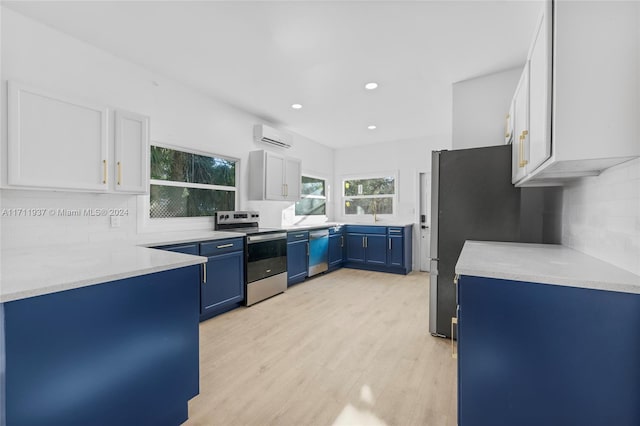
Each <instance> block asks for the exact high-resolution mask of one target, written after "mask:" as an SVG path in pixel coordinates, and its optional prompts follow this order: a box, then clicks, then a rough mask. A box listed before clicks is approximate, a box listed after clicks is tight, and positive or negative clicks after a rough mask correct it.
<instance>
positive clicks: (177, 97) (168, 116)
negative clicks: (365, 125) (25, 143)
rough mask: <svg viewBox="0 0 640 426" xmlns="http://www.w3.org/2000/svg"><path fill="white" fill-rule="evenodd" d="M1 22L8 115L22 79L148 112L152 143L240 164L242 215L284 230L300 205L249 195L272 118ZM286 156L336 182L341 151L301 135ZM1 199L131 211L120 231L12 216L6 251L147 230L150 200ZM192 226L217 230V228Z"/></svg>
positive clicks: (15, 18)
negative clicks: (144, 221) (264, 127)
mask: <svg viewBox="0 0 640 426" xmlns="http://www.w3.org/2000/svg"><path fill="white" fill-rule="evenodd" d="M1 19H2V25H1V29H2V36H1V40H2V59H1V66H2V68H1V74H2V105H3V107H4V108H3V110H5V111H6V105H7V100H6V81H7V80H16V81H20V82H22V83H25V84H28V85H30V86H34V87H37V88H42V89H45V90H47V91H50V92H54V93H60V94H62V95H65V96H67V97H76V98H80V99H85V100H87V101H92V102H96V103H101V104H107V105H110V106H113V107H119V108H122V109H126V110H130V111H135V112H139V113H142V114H146V115H149V116H150V117H151V139H152V141H159V142H163V143H167V144H171V145H175V146H178V147H184V148H188V149H194V150H198V151H203V152H208V153H214V154H220V155H225V156H230V157H236V158H239V159H240V170H241V176H240V200H239V205H238V206H236V208H238V209H241V208H242V209H244V208H255V209H258V210H260V212H261V215H262V222H263V223H262V225H263V226H279V225H280V224H281V218H282V215H283V213H282V212H283V210H285V209H286V208H287V207H289V206H290V204H291V203H280V202H260V201H248V200H247V198H246V194H247V181H248V178H247V176H248V173H249V170H248V168H247V167H244V165H245V164H246V163H247V160H248V152H249V151H251V150H255V149H263V148H264V146H263V145H261V144H257V143H255V142H253V125H254V124H256V123H261V122H263V120H261V119H259V118H258V117H255V116H253V115H251V114H248V113H245V112H243V111H240V110H237V109H234V108H232V107H229V106H228V105H226V104H223V103H221V102H218V101H216V100H214V99H212V98H211V97H208V96H205V95H204V94H202V93H200V92H198V91H196V90H194V89H191V88H189V87H186V86H184V85H181V84H179V83H177V82H175V81H173V80H171V79H169V78H166V77H163V76H161V75H158V74H155V73H153V72H150V71H148V70H146V69H144V68H142V67H139V66H137V65H135V64H132V63H130V62H127V61H124V60H122V59H120V58H118V57H116V56H113V55H111V54H110V53H107V52H105V51H103V50H100V49H98V48H96V47H93V46H91V45H88V44H86V43H84V42H82V41H80V40H77V39H75V38H72V37H70V36H68V35H66V34H63V33H61V32H59V31H57V30H54V29H52V28H50V27H47V26H44V25H42V24H40V23H38V22H36V21H34V20H32V19H30V18H27V17H24V16H22V15H20V14H18V13H16V12H14V11H12V10H8V9H6V8H2V15H1ZM212 78H214V76H212ZM2 120H3V123H2V124H3V126H2V128H3V129H6V127H5V126H6V114H2ZM6 138H7V135H6V131H4V132H2V152H1V157H2V158H6V149H7V148H6V146H7V143H6ZM287 154H288V155H291V156H295V157H297V158H300V159H301V160H302V169H303V172H308V171H311V172H319V173H322V174H323V175H326V176H327V177H328V178H331V177H332V176H333V150H332V149H330V148H328V147H325V146H323V145H321V144H318V143H316V142H314V141H312V140H309V139H307V138H305V137H303V136H300V135H295V134H294V148H292V149H291V150H288V151H287ZM4 169H5V168H4V167H3V171H2V173H3V179H4V176H5V175H6V170H4ZM4 182H6V180H4ZM0 201H1V203H2V207H3V208H10V207H16V208H20V207H47V208H49V207H51V208H68V209H73V208H98V207H106V208H116V207H125V208H128V209H129V212H130V215H129V216H128V217H126V218H123V221H122V226H121V227H120V228H110V227H109V223H108V218H87V217H45V218H28V217H27V218H25V217H3V218H2V229H3V232H2V240H1V241H2V246H3V247H4V248H7V247H16V246H28V245H32V244H40V245H42V244H59V243H66V242H82V241H84V242H86V241H101V240H113V239H127V238H133V237H134V236H135V235H136V233H138V232H142V231H144V229H142V228H141V224H139V223H138V221H137V220H136V215H138V214H141V212H140V211H139V206H140V205H143V204H141V203H144V202H145V198H144V197H142V198H141V197H138V196H128V195H110V194H83V193H68V192H53V191H47V192H44V191H29V190H6V189H3V190H2V192H1V195H0ZM187 226H188V227H192V228H199V227H206V228H210V227H211V226H212V225H211V223H205V224H201V225H197V226H195V225H187Z"/></svg>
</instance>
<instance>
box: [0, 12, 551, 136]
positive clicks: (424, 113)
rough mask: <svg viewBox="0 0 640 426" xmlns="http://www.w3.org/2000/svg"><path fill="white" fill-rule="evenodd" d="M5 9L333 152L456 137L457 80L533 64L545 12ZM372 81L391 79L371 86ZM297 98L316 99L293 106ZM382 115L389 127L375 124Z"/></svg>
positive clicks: (381, 119)
mask: <svg viewBox="0 0 640 426" xmlns="http://www.w3.org/2000/svg"><path fill="white" fill-rule="evenodd" d="M3 4H5V5H7V6H9V7H11V8H12V9H14V10H17V11H18V12H20V13H23V14H25V15H27V16H31V17H33V18H34V19H37V20H40V21H42V22H44V23H46V24H48V25H50V26H52V27H54V28H58V29H60V30H62V31H64V32H66V33H69V34H71V35H73V36H75V37H77V38H79V39H82V40H84V41H86V42H88V43H90V44H93V45H95V46H98V47H100V48H102V49H104V50H107V51H110V52H112V53H113V54H116V55H117V56H120V57H122V58H125V59H127V60H129V61H131V62H134V63H137V64H140V65H142V66H144V67H146V68H148V69H150V70H153V71H155V72H158V73H161V74H164V75H166V76H168V77H172V78H174V79H176V80H179V81H182V82H184V83H186V84H188V85H190V86H193V87H195V88H198V89H199V90H201V91H203V92H205V93H207V94H209V95H211V96H213V97H215V98H217V99H220V100H223V101H224V102H227V103H229V104H231V105H234V106H236V107H238V108H240V109H242V110H245V111H248V112H251V113H253V114H255V115H257V116H259V117H262V118H264V119H266V120H268V121H271V122H273V123H274V124H275V125H277V126H278V127H282V128H287V129H290V130H292V131H294V132H296V133H299V134H301V135H304V136H306V137H308V138H311V139H313V140H315V141H317V142H320V143H322V144H325V145H328V146H331V147H344V146H353V145H362V144H369V143H375V142H382V141H392V140H402V139H413V138H422V137H429V138H434V137H435V138H448V137H450V134H451V84H452V83H454V82H457V81H461V80H466V79H469V78H473V77H477V76H480V75H484V74H488V73H491V72H494V71H499V70H503V69H507V68H511V67H514V66H518V65H521V64H523V63H524V61H525V58H526V54H527V49H528V46H529V41H530V39H531V36H532V33H533V27H534V24H535V21H536V19H537V14H538V10H539V7H540V6H539V5H540V3H539V2H528V1H254V2H249V1H199V2H196V1H186V2H185V1H141V2H126V1H105V2H98V1H90V2H86V1H85V2H58V1H46V2H35V1H24V2H6V1H5V2H3ZM369 81H376V82H378V83H379V85H380V86H379V88H378V89H377V90H374V91H366V90H365V89H364V87H363V86H364V84H365V83H366V82H369ZM293 103H301V104H302V105H303V108H302V109H301V110H298V111H296V110H293V109H291V107H290V105H291V104H293ZM370 124H375V125H376V126H377V127H378V128H377V129H376V130H373V131H372V130H368V129H367V126H368V125H370ZM445 142H446V141H445Z"/></svg>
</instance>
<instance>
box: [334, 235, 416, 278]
mask: <svg viewBox="0 0 640 426" xmlns="http://www.w3.org/2000/svg"><path fill="white" fill-rule="evenodd" d="M412 232H413V225H407V226H398V227H386V226H364V225H347V226H346V231H345V239H346V242H347V244H346V255H345V260H344V266H345V267H349V268H358V269H367V270H371V271H380V272H393V273H399V274H408V273H409V272H411V269H412V247H411V244H412Z"/></svg>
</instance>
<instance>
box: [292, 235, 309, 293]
mask: <svg viewBox="0 0 640 426" xmlns="http://www.w3.org/2000/svg"><path fill="white" fill-rule="evenodd" d="M308 244H309V242H308V241H307V240H301V241H294V242H291V243H288V244H287V284H295V283H297V282H300V281H302V280H304V278H305V277H306V276H307V268H308V259H309V256H308V251H307V250H308Z"/></svg>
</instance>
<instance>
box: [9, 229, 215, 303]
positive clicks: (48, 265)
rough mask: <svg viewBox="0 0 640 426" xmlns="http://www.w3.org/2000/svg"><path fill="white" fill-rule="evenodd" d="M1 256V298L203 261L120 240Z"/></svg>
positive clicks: (48, 290)
mask: <svg viewBox="0 0 640 426" xmlns="http://www.w3.org/2000/svg"><path fill="white" fill-rule="evenodd" d="M0 256H1V264H0V272H1V277H0V278H1V279H0V303H3V302H10V301H12V300H19V299H25V298H27V297H33V296H40V295H43V294H49V293H55V292H59V291H64V290H71V289H74V288H80V287H86V286H89V285H94V284H100V283H104V282H109V281H114V280H120V279H124V278H130V277H135V276H138V275H146V274H151V273H154V272H160V271H166V270H169V269H176V268H181V267H184V266H191V265H198V264H201V263H205V262H206V261H207V258H206V257H200V256H192V255H187V254H181V253H173V252H169V251H163V250H154V249H150V248H145V247H137V246H134V245H132V244H130V243H124V242H123V243H108V244H74V245H66V246H49V247H38V248H28V249H12V250H3V251H2V252H1V253H0Z"/></svg>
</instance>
